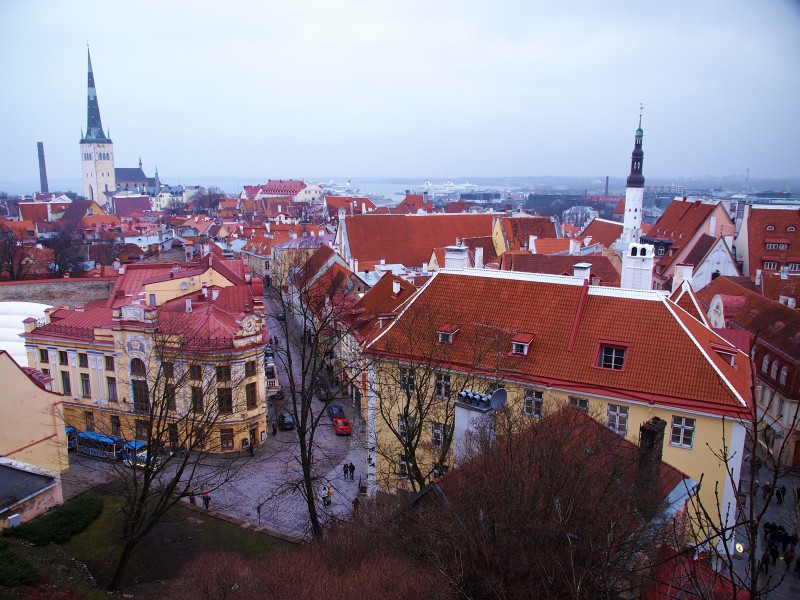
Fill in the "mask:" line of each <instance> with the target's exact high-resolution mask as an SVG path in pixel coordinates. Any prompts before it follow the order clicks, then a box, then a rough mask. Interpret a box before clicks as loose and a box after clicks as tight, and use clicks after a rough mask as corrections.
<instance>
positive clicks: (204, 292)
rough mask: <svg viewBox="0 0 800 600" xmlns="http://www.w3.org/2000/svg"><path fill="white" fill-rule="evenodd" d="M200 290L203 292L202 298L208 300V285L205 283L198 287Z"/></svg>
mask: <svg viewBox="0 0 800 600" xmlns="http://www.w3.org/2000/svg"><path fill="white" fill-rule="evenodd" d="M200 289H201V290H202V291H203V298H208V284H207V283H206V282H205V281H204V282H203V284H202V285H201V286H200Z"/></svg>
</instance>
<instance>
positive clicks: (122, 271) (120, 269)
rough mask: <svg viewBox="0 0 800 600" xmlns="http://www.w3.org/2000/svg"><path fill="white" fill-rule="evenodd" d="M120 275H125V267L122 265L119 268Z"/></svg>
mask: <svg viewBox="0 0 800 600" xmlns="http://www.w3.org/2000/svg"><path fill="white" fill-rule="evenodd" d="M119 274H120V275H125V265H121V266H120V267H119Z"/></svg>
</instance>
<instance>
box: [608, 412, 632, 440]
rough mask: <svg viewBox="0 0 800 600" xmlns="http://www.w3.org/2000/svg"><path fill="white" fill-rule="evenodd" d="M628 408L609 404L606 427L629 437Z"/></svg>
mask: <svg viewBox="0 0 800 600" xmlns="http://www.w3.org/2000/svg"><path fill="white" fill-rule="evenodd" d="M628 412H629V411H628V407H627V406H623V405H622V404H609V405H608V409H607V412H606V426H607V427H608V428H609V429H610V430H611V431H614V432H616V433H618V434H619V435H621V436H626V435H628Z"/></svg>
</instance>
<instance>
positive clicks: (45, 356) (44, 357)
mask: <svg viewBox="0 0 800 600" xmlns="http://www.w3.org/2000/svg"><path fill="white" fill-rule="evenodd" d="M39 362H40V363H49V362H50V353H49V352H47V350H46V349H45V348H40V349H39Z"/></svg>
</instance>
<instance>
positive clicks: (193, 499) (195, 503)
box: [189, 494, 197, 506]
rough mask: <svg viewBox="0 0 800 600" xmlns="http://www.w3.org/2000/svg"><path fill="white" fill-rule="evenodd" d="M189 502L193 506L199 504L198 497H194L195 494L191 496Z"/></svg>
mask: <svg viewBox="0 0 800 600" xmlns="http://www.w3.org/2000/svg"><path fill="white" fill-rule="evenodd" d="M189 504H191V505H192V506H197V499H196V498H195V497H194V494H192V495H191V496H189Z"/></svg>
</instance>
